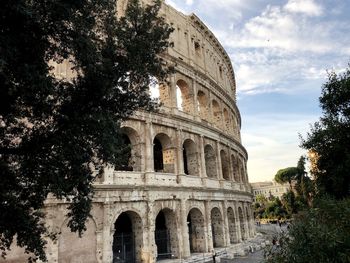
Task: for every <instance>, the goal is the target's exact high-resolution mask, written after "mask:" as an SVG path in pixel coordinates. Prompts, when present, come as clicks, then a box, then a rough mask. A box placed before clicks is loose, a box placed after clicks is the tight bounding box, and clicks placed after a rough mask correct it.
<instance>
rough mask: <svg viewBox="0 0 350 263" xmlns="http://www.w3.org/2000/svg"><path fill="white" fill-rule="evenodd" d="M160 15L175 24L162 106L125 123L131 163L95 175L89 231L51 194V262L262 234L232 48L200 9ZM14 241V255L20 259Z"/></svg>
mask: <svg viewBox="0 0 350 263" xmlns="http://www.w3.org/2000/svg"><path fill="white" fill-rule="evenodd" d="M125 2H126V1H121V0H119V1H118V9H119V12H120V13H121V12H123V10H124V9H125V5H126V3H125ZM161 15H163V16H164V17H165V18H166V20H167V22H168V23H171V24H172V25H173V27H174V28H175V31H174V32H173V34H172V35H171V41H173V42H174V47H173V48H170V49H169V50H168V51H167V53H166V54H164V55H163V56H164V59H165V61H166V63H169V64H171V65H174V66H175V70H176V72H175V73H174V74H173V75H172V76H171V78H170V81H169V84H162V83H159V84H158V85H155V87H153V89H155V88H156V89H158V95H159V99H160V101H161V102H162V104H163V106H162V107H161V109H160V111H159V112H158V113H152V114H151V113H147V112H137V113H136V114H135V115H134V116H133V117H132V118H130V120H128V121H127V122H125V123H124V124H123V130H124V134H125V142H126V143H129V144H131V146H132V147H131V148H132V149H131V152H130V156H131V157H130V162H129V165H128V166H126V167H124V168H123V170H124V171H117V170H113V169H106V171H105V173H104V175H103V177H102V178H100V179H99V180H98V182H96V185H95V199H94V204H93V211H92V218H91V219H90V220H89V222H88V224H87V226H88V229H87V231H86V233H85V235H84V236H83V238H81V239H78V238H77V236H76V234H73V233H71V232H70V231H69V229H68V228H67V227H66V219H65V214H66V204H65V203H63V202H57V200H48V202H47V224H48V225H49V226H50V228H51V229H53V230H57V231H59V232H60V233H61V234H60V236H59V238H58V240H57V241H55V242H52V241H49V244H48V249H47V250H48V251H47V252H48V258H49V259H48V260H49V262H62V263H63V262H84V263H90V262H91V263H92V262H104V263H105V262H106V263H107V262H108V263H111V262H113V263H114V262H155V261H157V260H161V259H178V260H180V261H182V260H186V262H191V261H192V262H194V261H195V260H196V259H197V260H198V257H199V258H203V259H204V258H208V257H211V254H212V253H213V251H216V253H217V255H218V256H219V255H220V254H224V253H226V252H227V251H230V249H231V251H232V248H233V250H234V248H235V246H236V247H237V244H239V243H241V242H243V241H244V240H246V239H248V238H251V237H253V236H254V235H255V230H254V222H253V216H252V211H251V202H252V194H251V189H250V186H249V184H248V177H247V168H246V167H247V166H246V163H247V152H246V150H245V149H244V147H243V146H242V144H241V136H240V128H241V116H240V113H239V110H238V108H237V105H236V83H235V77H234V72H233V69H232V65H231V61H230V58H229V56H228V55H227V53H226V52H225V50H224V49H223V47H222V46H221V44H220V43H219V42H218V40H217V39H216V38H215V36H214V35H213V33H212V32H211V31H210V30H209V29H208V28H207V27H206V26H205V25H204V24H203V22H202V21H201V20H200V19H199V18H198V17H197V16H196V15H194V14H191V15H184V14H182V13H180V12H178V11H177V10H175V9H174V8H172V7H171V6H169V5H166V4H164V5H163V7H162V9H161ZM66 70H67V68H65V67H64V65H63V66H61V67H59V68H57V72H56V74H67V71H66ZM156 93H157V92H156ZM16 251H17V250H16V249H15V250H14V251H13V252H15V253H11V254H10V255H9V257H8V261H6V262H22V261H21V259H19V255H20V253H19V251H17V252H16ZM22 259H23V258H22ZM18 260H19V261H18ZM23 262H24V261H23ZM201 262H202V261H201Z"/></svg>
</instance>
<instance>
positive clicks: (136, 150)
mask: <svg viewBox="0 0 350 263" xmlns="http://www.w3.org/2000/svg"><path fill="white" fill-rule="evenodd" d="M121 132H122V133H123V134H124V145H127V146H128V148H129V152H127V153H126V154H127V155H128V156H129V162H128V163H127V166H126V167H127V169H126V170H127V171H141V159H142V156H141V154H142V149H141V145H142V144H141V143H140V136H139V135H138V133H137V132H136V131H135V130H134V129H133V128H130V127H127V126H125V127H122V128H121Z"/></svg>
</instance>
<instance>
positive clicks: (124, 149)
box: [116, 133, 133, 171]
mask: <svg viewBox="0 0 350 263" xmlns="http://www.w3.org/2000/svg"><path fill="white" fill-rule="evenodd" d="M121 141H122V145H121V156H122V159H121V160H120V162H119V163H118V165H116V170H117V171H132V170H133V167H132V159H131V149H132V146H131V141H130V139H129V137H128V135H126V134H124V133H123V134H122V135H121Z"/></svg>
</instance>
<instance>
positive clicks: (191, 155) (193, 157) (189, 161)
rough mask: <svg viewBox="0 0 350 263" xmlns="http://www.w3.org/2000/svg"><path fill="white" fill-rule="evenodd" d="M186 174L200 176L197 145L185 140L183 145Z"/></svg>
mask: <svg viewBox="0 0 350 263" xmlns="http://www.w3.org/2000/svg"><path fill="white" fill-rule="evenodd" d="M183 162H184V172H185V174H188V175H198V174H199V172H198V152H197V149H196V144H195V143H194V142H193V141H192V140H190V139H187V140H185V142H184V144H183Z"/></svg>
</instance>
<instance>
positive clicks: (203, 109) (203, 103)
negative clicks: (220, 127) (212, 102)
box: [197, 90, 208, 120]
mask: <svg viewBox="0 0 350 263" xmlns="http://www.w3.org/2000/svg"><path fill="white" fill-rule="evenodd" d="M197 105H198V112H199V117H200V118H201V119H202V120H208V99H207V95H205V93H204V92H203V91H201V90H199V91H198V93H197Z"/></svg>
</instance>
